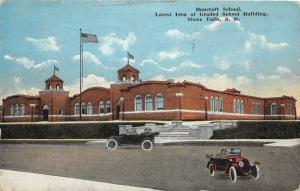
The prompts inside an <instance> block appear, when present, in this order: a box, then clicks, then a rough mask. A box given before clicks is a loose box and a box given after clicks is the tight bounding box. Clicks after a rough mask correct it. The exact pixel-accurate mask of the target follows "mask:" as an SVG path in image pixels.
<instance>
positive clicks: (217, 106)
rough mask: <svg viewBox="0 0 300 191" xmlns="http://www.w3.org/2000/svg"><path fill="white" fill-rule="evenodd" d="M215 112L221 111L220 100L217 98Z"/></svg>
mask: <svg viewBox="0 0 300 191" xmlns="http://www.w3.org/2000/svg"><path fill="white" fill-rule="evenodd" d="M214 103H215V104H214V105H215V107H214V112H218V111H219V99H218V98H217V97H215V100H214Z"/></svg>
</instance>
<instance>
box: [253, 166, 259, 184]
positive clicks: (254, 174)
mask: <svg viewBox="0 0 300 191" xmlns="http://www.w3.org/2000/svg"><path fill="white" fill-rule="evenodd" d="M252 176H253V178H254V179H255V180H257V179H258V178H259V166H258V165H257V164H256V165H255V171H254V172H252Z"/></svg>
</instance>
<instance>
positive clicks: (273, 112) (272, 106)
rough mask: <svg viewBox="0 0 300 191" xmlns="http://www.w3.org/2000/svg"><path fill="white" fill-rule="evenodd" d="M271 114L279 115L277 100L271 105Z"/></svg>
mask: <svg viewBox="0 0 300 191" xmlns="http://www.w3.org/2000/svg"><path fill="white" fill-rule="evenodd" d="M271 115H277V104H276V103H275V102H273V103H272V105H271Z"/></svg>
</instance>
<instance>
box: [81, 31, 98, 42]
mask: <svg viewBox="0 0 300 191" xmlns="http://www.w3.org/2000/svg"><path fill="white" fill-rule="evenodd" d="M80 38H81V42H82V43H86V42H93V43H98V40H97V36H96V35H94V34H86V33H81V35H80Z"/></svg>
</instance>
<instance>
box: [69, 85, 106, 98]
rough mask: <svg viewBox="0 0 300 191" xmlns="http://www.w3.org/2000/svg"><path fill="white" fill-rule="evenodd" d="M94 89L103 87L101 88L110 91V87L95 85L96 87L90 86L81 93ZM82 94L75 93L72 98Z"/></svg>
mask: <svg viewBox="0 0 300 191" xmlns="http://www.w3.org/2000/svg"><path fill="white" fill-rule="evenodd" d="M93 89H101V90H104V91H106V92H110V88H105V87H101V86H94V87H90V88H88V89H85V90H84V91H83V92H81V95H82V94H84V93H85V92H87V91H89V90H93ZM79 95H80V93H79V94H74V95H73V96H72V97H71V98H74V97H78V96H79Z"/></svg>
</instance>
